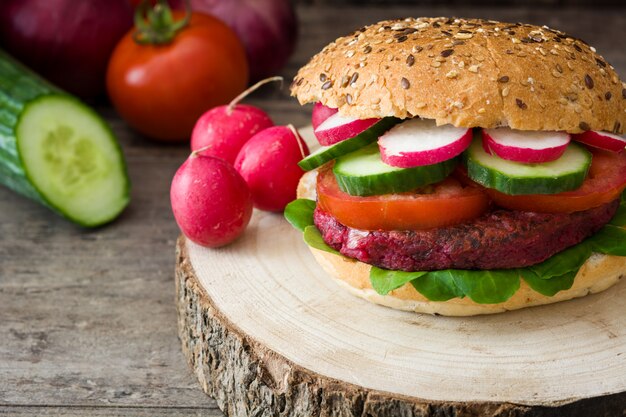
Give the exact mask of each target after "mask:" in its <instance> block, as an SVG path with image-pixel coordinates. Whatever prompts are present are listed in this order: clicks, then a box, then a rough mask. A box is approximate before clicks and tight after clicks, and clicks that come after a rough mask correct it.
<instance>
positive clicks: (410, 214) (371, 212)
mask: <svg viewBox="0 0 626 417" xmlns="http://www.w3.org/2000/svg"><path fill="white" fill-rule="evenodd" d="M317 195H318V203H319V206H320V207H321V208H322V210H324V211H327V212H328V213H330V214H332V215H333V216H334V217H335V218H336V219H337V220H338V221H339V222H340V223H342V224H344V225H346V226H349V227H352V228H355V229H361V230H418V229H428V228H433V227H444V226H450V225H453V224H456V223H461V222H464V221H466V220H470V219H473V218H475V217H478V216H479V215H481V214H482V213H483V212H485V211H486V210H487V208H488V207H489V198H488V197H487V195H486V194H485V193H483V192H482V191H481V190H480V189H479V188H478V187H475V186H472V185H463V184H462V183H461V182H460V181H458V180H457V179H455V178H451V177H448V178H447V179H445V180H443V181H441V182H439V183H437V184H433V185H430V186H427V187H422V188H420V189H419V190H418V191H415V192H408V193H400V194H385V195H377V196H369V197H359V196H351V195H350V194H347V193H344V192H343V191H341V189H339V186H338V185H337V181H336V179H335V175H334V174H333V172H332V170H331V169H328V168H327V169H322V170H321V171H320V173H319V176H318V178H317Z"/></svg>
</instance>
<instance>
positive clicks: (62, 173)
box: [15, 94, 129, 227]
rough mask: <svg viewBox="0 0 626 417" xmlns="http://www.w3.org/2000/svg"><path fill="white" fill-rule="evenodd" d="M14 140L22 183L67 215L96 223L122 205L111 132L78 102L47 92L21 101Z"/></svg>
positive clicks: (121, 169) (121, 178) (124, 192)
mask: <svg viewBox="0 0 626 417" xmlns="http://www.w3.org/2000/svg"><path fill="white" fill-rule="evenodd" d="M15 140H16V145H17V151H18V154H19V157H20V161H21V163H22V166H23V169H24V173H25V176H26V178H27V179H28V181H29V182H30V183H31V184H32V186H33V187H34V188H35V190H36V191H37V192H38V193H39V194H40V196H41V197H42V199H43V200H44V202H45V203H46V204H48V205H49V206H50V207H52V208H53V209H55V210H56V211H58V212H59V213H61V214H62V215H64V216H65V217H67V218H68V219H70V220H72V221H74V222H76V223H78V224H80V225H83V226H87V227H93V226H98V225H101V224H103V223H106V222H108V221H110V220H112V219H114V218H115V217H116V216H117V215H118V214H119V213H120V212H121V211H122V209H123V208H124V207H125V206H126V205H127V204H128V201H129V182H128V177H127V175H126V166H125V163H124V158H123V156H122V152H121V149H120V148H119V145H118V144H117V141H116V139H115V136H114V135H113V133H112V132H111V130H110V128H109V127H108V126H107V125H106V124H105V123H104V122H103V121H102V119H101V118H100V117H99V116H98V115H97V114H96V113H95V112H94V111H93V110H91V109H90V108H89V107H87V106H85V105H84V104H82V103H81V102H80V101H78V100H76V99H74V98H72V97H71V96H68V95H65V94H49V95H42V96H40V97H38V98H36V99H34V100H31V101H29V102H27V103H26V105H25V106H24V108H23V109H22V111H21V113H20V115H19V119H18V121H17V124H16V125H15Z"/></svg>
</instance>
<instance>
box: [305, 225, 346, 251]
mask: <svg viewBox="0 0 626 417" xmlns="http://www.w3.org/2000/svg"><path fill="white" fill-rule="evenodd" d="M303 237H304V242H305V243H306V244H307V245H309V246H310V247H312V248H315V249H319V250H323V251H325V252H330V253H332V254H335V255H340V256H343V255H341V254H340V253H339V251H336V250H335V249H333V248H331V247H330V246H328V245H327V244H326V242H324V239H322V234H321V233H320V231H319V230H317V227H315V226H307V227H305V228H304V233H303Z"/></svg>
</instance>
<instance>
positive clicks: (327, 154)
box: [298, 117, 402, 171]
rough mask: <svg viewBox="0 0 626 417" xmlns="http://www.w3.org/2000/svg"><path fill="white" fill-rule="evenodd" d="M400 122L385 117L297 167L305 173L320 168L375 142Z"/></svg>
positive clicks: (303, 161) (309, 157)
mask: <svg viewBox="0 0 626 417" xmlns="http://www.w3.org/2000/svg"><path fill="white" fill-rule="evenodd" d="M401 121H402V119H398V118H396V117H385V118H384V119H381V120H380V121H378V122H377V123H376V124H374V125H372V126H371V127H370V128H369V129H366V130H364V131H363V132H361V133H359V134H358V135H356V136H354V137H352V138H349V139H346V140H342V141H341V142H338V143H336V144H334V145H331V146H329V147H328V149H326V150H325V151H323V152H321V153H319V154H311V155H309V156H307V157H306V158H304V159H303V160H302V161H300V162H298V166H299V167H300V168H302V169H303V170H305V171H311V170H312V169H315V168H317V167H320V166H322V165H324V164H325V163H326V162H329V161H332V160H333V159H335V158H337V157H339V156H342V155H345V154H347V153H350V152H354V151H356V150H357V149H359V148H362V147H364V146H367V145H369V144H370V143H372V142H375V141H376V140H378V138H379V137H380V135H382V134H383V133H385V132H386V131H388V130H389V129H391V128H392V127H394V126H395V125H397V124H398V123H400V122H401Z"/></svg>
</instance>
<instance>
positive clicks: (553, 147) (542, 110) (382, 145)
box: [285, 18, 626, 316]
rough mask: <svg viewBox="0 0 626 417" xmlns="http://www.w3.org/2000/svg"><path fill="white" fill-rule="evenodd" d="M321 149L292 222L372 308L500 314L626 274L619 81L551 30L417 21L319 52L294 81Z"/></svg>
mask: <svg viewBox="0 0 626 417" xmlns="http://www.w3.org/2000/svg"><path fill="white" fill-rule="evenodd" d="M291 92H292V95H294V96H295V97H297V98H298V100H299V101H300V103H301V104H304V103H316V104H315V106H314V110H313V118H312V120H313V127H314V132H315V136H316V137H317V139H318V141H319V142H320V144H321V145H322V147H321V148H320V149H319V150H317V151H316V152H314V153H313V154H311V155H310V156H308V157H306V158H305V159H303V160H302V161H301V162H300V166H301V167H302V168H303V169H305V170H307V171H309V172H308V173H306V174H305V175H304V176H303V177H302V180H301V182H300V186H299V190H298V197H299V199H298V200H296V201H294V202H292V203H291V204H290V205H289V206H288V207H287V209H286V211H285V216H286V217H287V219H288V220H289V221H290V222H291V223H292V224H293V225H294V226H296V227H297V228H299V229H300V230H302V231H303V233H304V240H305V241H306V242H307V244H308V245H309V246H310V247H311V250H312V252H313V254H314V256H315V258H316V260H317V261H318V262H319V263H320V264H321V265H322V267H323V268H324V269H325V270H326V271H327V272H328V273H330V274H331V275H332V276H333V277H335V278H336V279H337V280H338V282H339V283H340V284H342V285H343V286H345V287H346V288H347V289H349V290H350V291H351V292H353V293H354V294H356V295H358V296H360V297H363V298H365V299H367V300H369V301H372V302H374V303H378V304H383V305H386V306H390V307H393V308H398V309H403V310H410V311H416V312H424V313H432V314H443V315H458V316H462V315H475V314H488V313H498V312H503V311H506V310H514V309H519V308H524V307H529V306H535V305H541V304H548V303H554V302H557V301H563V300H568V299H571V298H574V297H582V296H585V295H587V294H589V293H595V292H599V291H602V290H605V289H607V288H609V287H610V286H612V285H613V284H615V283H617V282H618V281H619V279H620V278H621V277H622V275H623V274H624V273H626V230H624V228H623V227H624V226H626V205H624V206H622V202H621V194H622V191H623V190H624V188H626V154H625V153H624V152H623V150H624V147H625V145H626V139H625V138H624V137H622V136H620V135H622V134H623V131H624V126H626V84H624V83H623V82H622V81H621V80H620V79H619V77H618V75H617V74H616V72H615V70H614V68H613V67H612V66H611V65H610V64H609V63H607V62H606V60H604V58H602V57H601V56H600V55H598V54H597V53H596V50H595V49H594V48H593V47H591V46H589V45H587V44H586V43H585V42H583V41H581V40H580V39H577V38H574V37H572V36H568V35H566V34H565V33H563V32H560V31H558V30H553V29H551V28H548V27H546V26H543V27H538V26H533V25H528V24H521V23H515V24H509V23H501V22H496V21H491V20H480V19H468V20H466V19H455V18H419V19H413V18H408V19H404V20H395V21H383V22H380V23H377V24H374V25H371V26H367V27H363V28H361V29H359V30H357V31H355V32H354V33H352V34H350V35H348V36H345V37H341V38H339V39H337V40H336V41H335V42H332V43H331V44H329V45H328V46H326V47H325V48H324V49H323V50H322V51H321V52H320V53H318V54H317V55H315V56H314V57H313V58H312V59H311V61H310V62H309V63H308V64H307V65H305V66H304V67H303V68H301V69H300V71H299V72H298V74H297V75H296V77H295V78H294V81H293V83H292V86H291Z"/></svg>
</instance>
